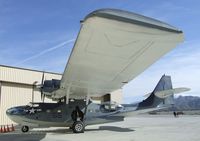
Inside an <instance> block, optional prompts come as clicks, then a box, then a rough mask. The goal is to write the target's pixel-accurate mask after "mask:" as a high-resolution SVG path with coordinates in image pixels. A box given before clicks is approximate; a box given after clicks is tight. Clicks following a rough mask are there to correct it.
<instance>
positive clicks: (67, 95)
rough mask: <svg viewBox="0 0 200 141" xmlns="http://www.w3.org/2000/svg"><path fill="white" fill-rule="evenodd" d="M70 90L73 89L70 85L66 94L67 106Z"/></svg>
mask: <svg viewBox="0 0 200 141" xmlns="http://www.w3.org/2000/svg"><path fill="white" fill-rule="evenodd" d="M70 88H71V85H69V87H67V93H66V104H69V94H70Z"/></svg>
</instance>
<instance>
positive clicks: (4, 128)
mask: <svg viewBox="0 0 200 141" xmlns="http://www.w3.org/2000/svg"><path fill="white" fill-rule="evenodd" d="M3 130H4V133H6V132H7V130H6V126H5V125H4V126H3Z"/></svg>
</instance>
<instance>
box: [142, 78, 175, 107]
mask: <svg viewBox="0 0 200 141" xmlns="http://www.w3.org/2000/svg"><path fill="white" fill-rule="evenodd" d="M169 90H173V88H172V81H171V76H167V75H163V76H162V77H161V79H160V80H159V82H158V84H157V85H156V87H155V89H154V90H153V92H152V93H150V94H149V96H148V97H147V98H146V99H145V100H143V101H142V102H140V103H139V104H138V109H146V108H154V107H157V106H158V105H160V104H163V105H174V93H173V91H169ZM166 91H169V92H168V94H167V95H166Z"/></svg>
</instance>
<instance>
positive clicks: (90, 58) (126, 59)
mask: <svg viewBox="0 0 200 141" xmlns="http://www.w3.org/2000/svg"><path fill="white" fill-rule="evenodd" d="M81 24H82V25H81V29H80V32H79V35H78V37H77V40H76V42H75V45H74V48H73V50H72V53H71V55H70V58H69V61H68V63H67V66H66V68H65V71H64V73H63V76H62V79H61V89H60V90H58V91H57V93H56V95H55V97H57V98H58V97H63V96H64V95H66V91H69V92H70V95H71V96H83V95H87V94H88V93H89V94H90V95H92V96H101V95H104V94H106V93H110V92H112V91H114V90H116V89H119V88H121V87H122V86H123V85H124V84H126V83H128V82H129V81H130V80H132V79H134V78H135V77H136V76H137V75H139V74H140V73H141V72H143V71H144V70H145V69H146V68H148V67H149V66H150V65H151V64H152V63H154V62H155V61H156V60H158V59H159V58H160V57H161V56H163V55H164V54H166V53H167V52H169V51H170V50H171V49H173V48H175V47H176V45H177V44H178V43H180V42H181V41H183V34H182V31H180V30H178V29H176V28H174V27H172V26H170V25H168V24H165V23H163V22H160V21H157V20H154V19H151V18H148V17H144V16H141V15H137V14H134V13H129V12H124V11H120V10H112V9H106V10H99V11H95V12H92V13H91V14H89V15H88V16H87V17H86V18H85V19H84V20H83V22H82V23H81Z"/></svg>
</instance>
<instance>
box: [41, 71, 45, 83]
mask: <svg viewBox="0 0 200 141" xmlns="http://www.w3.org/2000/svg"><path fill="white" fill-rule="evenodd" d="M41 84H42V86H43V84H44V71H43V74H42V82H41Z"/></svg>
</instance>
